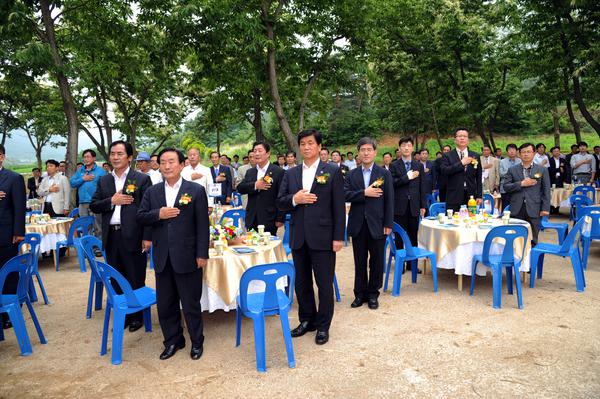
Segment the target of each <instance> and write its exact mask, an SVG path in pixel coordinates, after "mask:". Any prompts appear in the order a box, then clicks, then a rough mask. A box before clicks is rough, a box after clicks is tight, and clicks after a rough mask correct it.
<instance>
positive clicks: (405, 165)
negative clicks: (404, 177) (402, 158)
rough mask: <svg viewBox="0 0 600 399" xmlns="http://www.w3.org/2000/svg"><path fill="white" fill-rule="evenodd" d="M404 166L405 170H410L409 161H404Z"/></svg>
mask: <svg viewBox="0 0 600 399" xmlns="http://www.w3.org/2000/svg"><path fill="white" fill-rule="evenodd" d="M404 167H405V168H406V171H407V172H408V171H409V170H410V162H404Z"/></svg>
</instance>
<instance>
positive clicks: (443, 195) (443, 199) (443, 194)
mask: <svg viewBox="0 0 600 399" xmlns="http://www.w3.org/2000/svg"><path fill="white" fill-rule="evenodd" d="M439 189H440V202H446V183H443V184H440V187H439Z"/></svg>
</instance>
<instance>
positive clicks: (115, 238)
mask: <svg viewBox="0 0 600 399" xmlns="http://www.w3.org/2000/svg"><path fill="white" fill-rule="evenodd" d="M124 242H125V238H124V237H123V234H122V233H121V230H117V231H113V230H109V232H108V245H107V246H106V258H107V259H106V260H107V261H108V264H109V265H111V266H112V267H114V268H115V269H117V271H118V272H119V273H121V274H122V275H123V277H125V279H126V280H127V281H128V282H129V284H130V285H131V288H133V289H134V290H135V289H138V288H141V287H143V286H144V285H146V261H147V255H146V254H145V253H142V244H141V243H140V246H139V250H136V251H134V252H131V251H128V250H127V249H125V248H124V244H123V243H124ZM115 290H116V291H117V293H118V294H120V293H121V292H122V291H121V288H120V287H115ZM142 320H143V314H142V312H137V313H132V314H130V315H127V316H126V318H125V324H129V323H131V322H132V321H140V322H141V321H142Z"/></svg>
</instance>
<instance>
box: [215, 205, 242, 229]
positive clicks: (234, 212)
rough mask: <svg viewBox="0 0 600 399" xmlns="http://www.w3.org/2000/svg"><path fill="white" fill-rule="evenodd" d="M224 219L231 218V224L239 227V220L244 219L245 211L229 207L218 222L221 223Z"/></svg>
mask: <svg viewBox="0 0 600 399" xmlns="http://www.w3.org/2000/svg"><path fill="white" fill-rule="evenodd" d="M225 219H232V220H233V225H234V226H235V227H240V220H242V221H243V220H245V219H246V211H245V210H243V209H230V210H228V211H226V212H225V213H224V214H223V216H221V221H220V222H219V223H221V224H223V221H224V220H225Z"/></svg>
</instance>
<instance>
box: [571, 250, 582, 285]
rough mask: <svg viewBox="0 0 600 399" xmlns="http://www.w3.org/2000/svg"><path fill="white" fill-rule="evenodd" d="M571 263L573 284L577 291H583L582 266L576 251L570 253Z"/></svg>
mask: <svg viewBox="0 0 600 399" xmlns="http://www.w3.org/2000/svg"><path fill="white" fill-rule="evenodd" d="M571 265H572V266H573V274H574V275H575V286H576V288H577V292H583V291H584V289H585V288H584V286H583V268H582V267H581V261H580V259H579V255H578V254H576V253H571Z"/></svg>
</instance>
